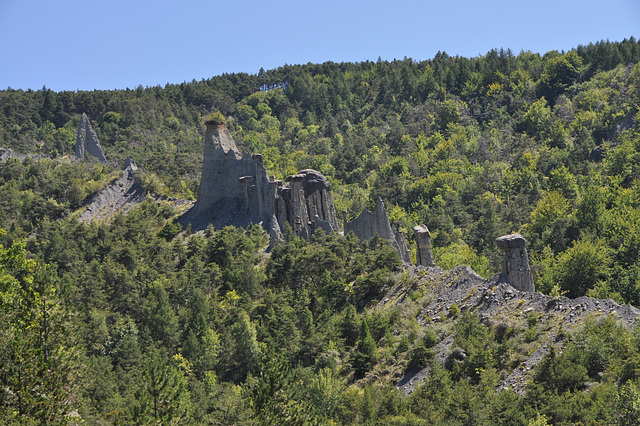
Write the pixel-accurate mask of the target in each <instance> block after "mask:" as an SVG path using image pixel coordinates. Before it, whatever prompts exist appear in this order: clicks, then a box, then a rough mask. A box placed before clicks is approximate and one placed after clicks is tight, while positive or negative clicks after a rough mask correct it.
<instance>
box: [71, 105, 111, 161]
mask: <svg viewBox="0 0 640 426" xmlns="http://www.w3.org/2000/svg"><path fill="white" fill-rule="evenodd" d="M86 155H91V156H92V157H95V158H97V159H98V161H100V162H102V163H106V162H107V159H106V158H105V156H104V152H102V147H101V146H100V141H99V140H98V135H96V132H95V131H94V130H93V128H92V127H91V123H90V122H89V118H87V114H85V113H84V112H83V113H82V118H81V119H80V126H78V135H77V141H76V158H77V159H79V160H84V159H85V157H86Z"/></svg>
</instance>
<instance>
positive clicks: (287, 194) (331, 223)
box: [276, 169, 338, 238]
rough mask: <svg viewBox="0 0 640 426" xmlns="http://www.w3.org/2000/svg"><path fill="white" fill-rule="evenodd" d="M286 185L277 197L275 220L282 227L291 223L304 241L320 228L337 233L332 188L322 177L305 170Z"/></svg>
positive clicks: (292, 177)
mask: <svg viewBox="0 0 640 426" xmlns="http://www.w3.org/2000/svg"><path fill="white" fill-rule="evenodd" d="M287 181H288V182H287V184H285V185H283V186H282V187H279V188H278V193H277V197H276V211H277V212H276V217H277V219H278V223H279V224H280V225H281V226H284V223H285V222H288V223H289V224H291V227H292V228H293V230H294V231H295V232H296V233H297V234H298V235H300V236H301V237H304V238H309V237H310V236H311V234H312V233H313V231H314V229H317V228H322V229H323V230H324V231H325V232H327V233H329V232H331V231H337V230H338V220H337V217H336V208H335V206H334V204H333V197H332V196H331V186H330V185H329V181H328V180H327V178H326V177H324V176H323V175H322V173H320V172H318V171H316V170H311V169H305V170H301V171H300V172H299V173H298V174H295V175H292V176H289V177H288V178H287Z"/></svg>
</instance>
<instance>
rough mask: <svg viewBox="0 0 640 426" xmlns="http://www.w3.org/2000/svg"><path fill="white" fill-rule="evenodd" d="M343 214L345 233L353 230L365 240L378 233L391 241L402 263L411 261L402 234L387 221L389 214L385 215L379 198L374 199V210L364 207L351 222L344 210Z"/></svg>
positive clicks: (385, 211) (385, 212) (361, 239)
mask: <svg viewBox="0 0 640 426" xmlns="http://www.w3.org/2000/svg"><path fill="white" fill-rule="evenodd" d="M343 215H344V218H343V220H344V233H345V235H346V234H348V233H349V232H353V233H354V234H355V235H356V237H358V238H359V239H360V241H367V240H370V239H371V238H373V237H374V236H375V235H376V234H378V235H379V236H380V238H383V239H385V240H387V241H389V243H391V245H392V246H393V247H394V248H395V249H396V250H397V251H398V253H399V254H400V258H401V259H402V261H403V262H404V263H411V257H410V255H409V250H408V249H407V243H406V240H405V238H404V235H403V234H402V232H400V231H398V230H396V229H395V228H394V227H392V226H391V224H390V223H389V216H388V215H387V210H386V208H385V206H384V203H383V202H382V199H381V198H378V200H377V201H376V208H375V210H374V211H372V212H371V211H369V210H367V209H364V210H363V211H362V213H360V216H358V217H357V218H355V219H354V220H352V221H351V222H348V221H347V218H346V212H345V213H343Z"/></svg>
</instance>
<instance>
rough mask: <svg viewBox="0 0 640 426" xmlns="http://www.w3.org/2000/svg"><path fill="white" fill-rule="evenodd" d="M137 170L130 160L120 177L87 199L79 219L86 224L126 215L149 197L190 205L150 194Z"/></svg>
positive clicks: (187, 202)
mask: <svg viewBox="0 0 640 426" xmlns="http://www.w3.org/2000/svg"><path fill="white" fill-rule="evenodd" d="M137 170H138V167H137V166H136V163H135V162H134V161H133V160H132V159H130V158H128V159H127V161H126V162H125V167H124V169H123V170H122V172H121V173H120V176H119V177H118V178H117V179H115V180H113V181H112V182H111V183H109V184H108V185H107V186H106V187H105V188H103V189H101V190H100V191H98V192H96V193H94V194H93V195H91V196H90V197H89V198H88V199H87V201H86V204H85V207H84V209H83V210H82V211H81V212H80V215H79V217H78V219H79V220H80V221H81V222H84V223H89V222H93V221H102V220H105V219H109V218H111V217H113V216H114V215H116V214H117V213H119V212H123V213H126V212H127V211H129V210H130V209H132V208H133V207H135V206H137V205H139V204H141V203H142V202H143V201H144V200H145V199H147V197H151V198H152V199H153V200H155V201H166V202H170V203H171V204H174V205H183V204H189V203H190V202H189V201H185V200H175V199H169V198H167V197H162V196H160V195H157V194H153V193H150V192H149V191H147V190H146V189H145V188H143V187H142V185H140V182H139V181H138V180H137V179H136V176H135V172H136V171H137Z"/></svg>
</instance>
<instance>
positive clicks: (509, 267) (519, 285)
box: [496, 234, 535, 292]
mask: <svg viewBox="0 0 640 426" xmlns="http://www.w3.org/2000/svg"><path fill="white" fill-rule="evenodd" d="M496 245H497V246H498V248H499V249H500V250H502V251H504V261H503V263H502V274H500V279H501V280H502V281H506V282H508V283H509V284H511V286H513V288H515V289H516V290H520V291H529V292H534V291H535V286H534V284H533V275H532V274H531V266H529V256H528V254H527V248H526V245H527V240H525V238H524V237H523V236H522V235H520V234H511V235H504V236H502V237H499V238H498V239H496Z"/></svg>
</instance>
